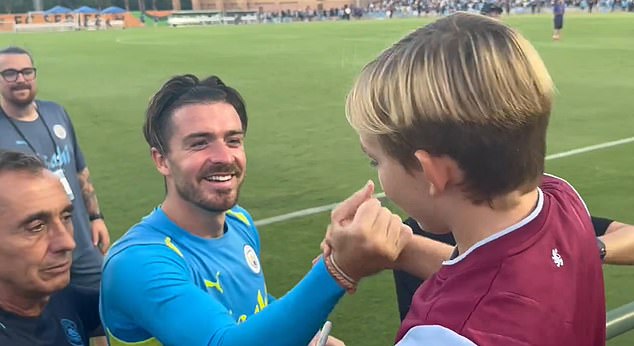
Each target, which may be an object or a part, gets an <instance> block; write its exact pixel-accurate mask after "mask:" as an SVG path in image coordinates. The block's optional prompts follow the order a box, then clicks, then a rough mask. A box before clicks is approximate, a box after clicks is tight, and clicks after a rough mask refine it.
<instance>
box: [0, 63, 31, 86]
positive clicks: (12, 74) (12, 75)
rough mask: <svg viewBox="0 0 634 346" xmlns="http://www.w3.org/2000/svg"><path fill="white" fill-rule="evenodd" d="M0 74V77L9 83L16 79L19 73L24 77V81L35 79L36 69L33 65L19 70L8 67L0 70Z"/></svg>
mask: <svg viewBox="0 0 634 346" xmlns="http://www.w3.org/2000/svg"><path fill="white" fill-rule="evenodd" d="M0 75H1V76H2V79H4V80H5V81H7V82H10V83H13V82H15V81H17V80H18V76H19V75H22V77H24V80H26V81H32V80H34V79H35V76H36V75H37V69H36V68H35V67H27V68H23V69H21V70H16V69H14V68H9V69H6V70H3V71H0Z"/></svg>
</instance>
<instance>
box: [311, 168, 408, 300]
mask: <svg viewBox="0 0 634 346" xmlns="http://www.w3.org/2000/svg"><path fill="white" fill-rule="evenodd" d="M373 193H374V184H373V183H372V181H368V183H367V184H366V185H365V186H364V187H363V188H362V189H361V190H359V191H357V192H356V193H354V194H353V195H352V196H350V197H349V198H348V199H346V200H345V201H343V202H342V203H341V204H340V205H338V206H337V207H336V208H335V209H334V210H333V211H332V214H331V217H330V218H331V220H330V225H329V226H328V231H327V232H326V236H325V238H324V240H323V241H322V243H321V248H322V251H323V256H324V261H325V263H326V267H327V268H328V271H329V272H330V274H331V275H332V276H333V277H334V278H335V279H336V280H337V282H338V283H339V284H340V285H341V286H342V287H344V288H345V289H346V290H347V291H348V292H349V293H353V292H354V291H355V289H356V286H357V284H358V282H359V280H361V279H362V278H364V277H367V276H370V275H373V274H376V273H378V272H380V271H381V270H384V269H393V268H395V265H396V263H397V261H398V258H399V256H400V254H401V252H402V251H403V249H404V248H405V246H406V245H407V244H408V243H409V241H410V240H411V238H412V230H411V228H409V227H408V226H407V225H405V224H403V222H402V220H401V218H400V217H399V216H398V215H395V214H393V213H392V212H391V211H389V210H388V209H387V208H385V207H383V206H381V202H380V201H379V200H378V199H376V198H374V197H372V194H373Z"/></svg>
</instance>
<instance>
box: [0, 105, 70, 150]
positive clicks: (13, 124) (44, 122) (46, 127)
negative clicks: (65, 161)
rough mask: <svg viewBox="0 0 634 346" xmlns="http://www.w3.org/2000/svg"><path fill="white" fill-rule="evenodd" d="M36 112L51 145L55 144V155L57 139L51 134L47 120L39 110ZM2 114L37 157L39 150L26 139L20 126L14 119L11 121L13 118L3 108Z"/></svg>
mask: <svg viewBox="0 0 634 346" xmlns="http://www.w3.org/2000/svg"><path fill="white" fill-rule="evenodd" d="M35 112H36V113H37V117H38V119H40V120H41V121H42V124H43V125H44V128H45V129H46V133H47V134H48V138H50V139H51V143H53V154H55V152H56V151H57V143H56V142H55V138H53V134H52V133H51V129H49V128H48V124H47V123H46V120H44V117H42V115H41V114H40V111H39V110H38V109H37V108H36V109H35ZM0 113H2V115H4V117H5V118H6V119H7V121H8V122H9V124H11V126H12V127H13V129H14V130H15V132H16V133H17V134H18V135H19V136H20V137H21V138H22V140H24V142H26V144H27V145H28V146H29V148H31V150H32V151H33V153H34V154H35V155H37V154H38V152H37V150H35V147H34V146H33V144H32V143H31V142H30V141H29V139H28V138H26V136H25V135H24V133H23V132H22V131H21V130H20V128H19V127H18V125H16V123H15V122H14V121H13V119H11V117H10V116H8V115H7V113H5V112H4V109H2V107H0Z"/></svg>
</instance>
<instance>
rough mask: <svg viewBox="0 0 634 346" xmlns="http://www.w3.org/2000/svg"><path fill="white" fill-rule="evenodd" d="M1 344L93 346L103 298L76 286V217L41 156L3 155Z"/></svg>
mask: <svg viewBox="0 0 634 346" xmlns="http://www.w3.org/2000/svg"><path fill="white" fill-rule="evenodd" d="M0 191H2V194H1V195H0V263H2V265H1V266H0V345H11V346H27V345H28V346H66V345H68V346H88V345H89V339H88V336H89V335H103V331H101V332H99V331H100V328H101V322H100V319H99V292H98V290H96V289H92V288H79V287H75V286H73V285H70V286H69V282H70V267H71V262H72V252H73V249H74V248H75V241H74V240H73V223H72V211H73V205H72V203H71V202H70V200H69V198H68V195H67V194H66V191H65V190H64V187H63V186H62V182H61V181H60V178H59V177H58V176H56V175H55V174H54V173H52V172H51V171H49V170H47V169H46V168H45V166H44V164H43V162H42V161H40V160H39V159H38V158H36V157H34V156H31V155H28V154H23V153H18V152H11V151H0Z"/></svg>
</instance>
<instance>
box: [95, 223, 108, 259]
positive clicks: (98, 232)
mask: <svg viewBox="0 0 634 346" xmlns="http://www.w3.org/2000/svg"><path fill="white" fill-rule="evenodd" d="M90 229H91V231H92V242H93V245H94V246H96V247H98V248H99V250H100V251H101V253H102V254H104V255H105V254H106V252H107V251H108V248H110V234H109V233H108V228H107V227H106V223H105V222H104V221H103V219H97V220H93V221H92V222H90Z"/></svg>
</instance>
